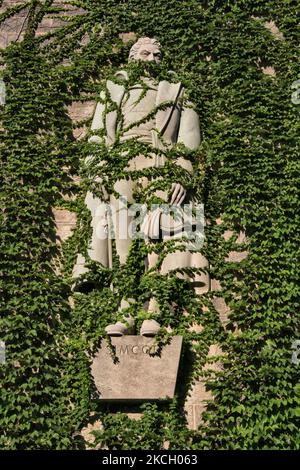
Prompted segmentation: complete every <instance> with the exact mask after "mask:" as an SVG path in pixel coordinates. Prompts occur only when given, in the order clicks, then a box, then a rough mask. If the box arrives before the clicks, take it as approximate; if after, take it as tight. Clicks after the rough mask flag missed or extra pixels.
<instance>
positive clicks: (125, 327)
mask: <svg viewBox="0 0 300 470" xmlns="http://www.w3.org/2000/svg"><path fill="white" fill-rule="evenodd" d="M125 321H126V323H122V322H120V321H117V323H114V324H112V325H107V326H106V327H105V331H106V333H107V334H108V335H109V336H124V335H130V334H132V333H133V329H134V320H133V318H131V317H128V318H126V319H125Z"/></svg>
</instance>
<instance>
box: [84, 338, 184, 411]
mask: <svg viewBox="0 0 300 470" xmlns="http://www.w3.org/2000/svg"><path fill="white" fill-rule="evenodd" d="M111 342H112V345H113V349H114V352H113V351H112V350H111V348H110V347H109V345H108V343H107V341H106V340H103V341H102V343H101V347H100V349H99V350H98V351H97V353H96V356H95V358H94V360H93V363H92V375H93V377H94V381H95V385H96V388H97V390H98V392H99V398H100V400H102V401H107V402H118V401H119V402H125V401H126V402H128V401H155V400H167V399H170V398H173V397H174V393H175V386H176V379H177V372H178V366H179V360H180V353H181V346H182V337H181V336H174V337H173V338H171V340H170V343H169V344H166V345H163V346H162V347H161V348H158V346H157V345H156V344H155V339H154V338H147V337H144V336H123V337H112V338H111Z"/></svg>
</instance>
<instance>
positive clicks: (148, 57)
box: [129, 38, 162, 64]
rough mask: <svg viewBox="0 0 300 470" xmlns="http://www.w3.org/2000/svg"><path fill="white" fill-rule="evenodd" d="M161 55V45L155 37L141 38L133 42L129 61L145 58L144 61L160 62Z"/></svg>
mask: <svg viewBox="0 0 300 470" xmlns="http://www.w3.org/2000/svg"><path fill="white" fill-rule="evenodd" d="M161 57H162V53H161V45H160V43H159V42H158V41H157V39H154V38H140V39H139V40H138V41H137V42H136V43H135V44H133V46H132V48H131V49H130V52H129V61H132V60H143V61H144V62H156V63H157V64H158V63H159V62H160V61H161Z"/></svg>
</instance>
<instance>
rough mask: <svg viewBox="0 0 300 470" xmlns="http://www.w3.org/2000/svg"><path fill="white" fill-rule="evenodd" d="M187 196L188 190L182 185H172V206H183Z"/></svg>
mask: <svg viewBox="0 0 300 470" xmlns="http://www.w3.org/2000/svg"><path fill="white" fill-rule="evenodd" d="M185 196H186V190H185V189H184V187H183V186H182V185H181V184H180V183H173V184H172V190H171V196H170V197H171V200H170V204H171V205H173V204H178V205H180V204H182V202H183V201H184V198H185Z"/></svg>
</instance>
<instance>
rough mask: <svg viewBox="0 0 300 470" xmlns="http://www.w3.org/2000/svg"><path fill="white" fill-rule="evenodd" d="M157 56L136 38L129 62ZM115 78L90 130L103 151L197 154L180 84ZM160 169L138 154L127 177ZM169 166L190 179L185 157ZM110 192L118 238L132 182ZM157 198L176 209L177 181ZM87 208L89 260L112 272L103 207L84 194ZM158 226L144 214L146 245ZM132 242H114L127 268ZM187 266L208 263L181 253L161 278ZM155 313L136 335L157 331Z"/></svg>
mask: <svg viewBox="0 0 300 470" xmlns="http://www.w3.org/2000/svg"><path fill="white" fill-rule="evenodd" d="M161 56H162V53H161V46H160V44H159V42H158V41H157V40H156V39H151V38H146V37H144V38H140V39H139V40H138V41H137V42H136V43H135V44H134V45H133V46H132V48H131V50H130V54H129V61H144V62H155V63H157V64H159V63H160V61H161ZM116 77H117V80H116V81H110V80H109V81H107V84H106V88H107V93H108V94H109V100H110V102H111V103H113V106H112V107H111V108H110V110H109V111H108V110H107V107H106V106H105V103H104V101H105V100H103V101H101V102H99V103H98V104H97V106H96V110H95V113H94V117H93V122H92V127H91V129H92V131H94V132H95V134H96V133H97V132H98V131H101V130H105V132H104V134H105V145H106V146H108V147H109V146H112V145H113V144H114V142H115V140H116V138H118V139H119V142H120V143H122V142H126V141H128V140H131V139H135V140H136V141H137V142H141V143H144V144H148V145H149V146H151V147H152V148H154V149H171V148H172V147H173V146H174V145H175V144H179V143H181V144H183V145H184V146H185V147H186V148H187V149H191V150H195V149H197V147H198V146H199V144H200V128H199V118H198V115H197V113H196V112H195V110H194V109H193V107H192V106H190V105H188V106H187V105H186V104H185V90H184V87H183V86H182V84H181V83H171V82H169V81H166V80H163V81H160V82H158V83H155V81H154V80H153V79H152V78H151V77H149V76H148V77H146V76H145V77H141V78H142V81H143V86H141V84H139V83H137V84H135V85H133V86H129V87H128V86H126V83H127V82H128V74H127V72H125V71H120V72H118V73H117V74H116ZM123 83H124V84H123ZM147 117H148V118H147ZM120 123H121V124H120ZM116 136H117V137H116ZM101 139H102V137H99V134H98V135H94V136H92V137H91V138H90V141H91V142H94V143H95V144H97V143H101V142H102V143H103V141H102V140H101ZM164 164H165V159H164V156H163V152H162V154H159V152H157V153H155V152H153V153H152V156H151V154H150V156H149V155H142V154H139V155H137V156H135V157H134V158H132V159H131V160H130V161H129V162H128V167H127V170H128V172H129V173H128V175H129V176H130V171H141V170H145V169H147V168H148V169H149V168H153V167H163V166H164ZM174 165H178V166H179V168H181V169H182V171H184V172H187V175H189V174H190V175H191V174H192V172H193V167H192V163H191V161H190V160H189V159H186V158H184V156H182V157H179V158H177V159H176V161H175V162H174ZM99 181H100V180H99ZM99 184H101V183H99ZM139 184H141V185H142V186H144V187H145V185H147V184H149V180H147V178H142V179H141V180H139ZM114 190H115V192H116V193H118V195H119V196H118V197H117V196H116V195H115V194H114V195H108V199H107V200H109V203H110V204H111V206H113V207H115V208H116V212H117V214H119V215H118V217H117V219H116V222H115V225H116V227H115V229H116V230H115V232H116V233H118V232H119V230H118V229H120V227H118V225H120V224H121V222H120V220H121V219H122V217H121V216H124V214H125V218H126V219H127V222H128V225H130V222H131V215H130V214H129V212H128V207H127V205H126V204H124V203H123V201H124V200H126V201H127V202H128V203H129V204H132V203H134V202H135V199H134V194H135V193H136V191H138V187H137V181H136V180H133V179H131V178H130V177H128V178H126V179H125V178H124V179H119V180H118V181H116V183H115V185H114ZM157 193H159V196H160V197H162V199H163V200H164V201H165V202H166V203H168V204H171V205H174V206H181V205H182V204H183V203H184V201H185V198H186V188H185V187H183V185H182V184H180V183H179V182H178V181H173V182H172V184H171V187H170V190H169V191H168V192H166V191H157ZM86 205H87V207H88V208H89V210H90V211H91V213H92V227H93V236H92V240H91V244H90V249H89V252H88V254H89V256H90V258H91V259H92V260H93V261H97V262H99V263H101V264H102V265H103V266H105V267H109V266H111V259H110V258H111V250H110V249H109V240H108V239H105V237H100V238H99V236H98V235H99V225H100V227H101V226H103V227H105V209H103V210H102V208H104V207H105V206H104V204H103V201H102V200H101V199H100V198H98V197H96V196H95V195H94V194H92V193H91V192H89V193H88V194H87V197H86ZM123 220H124V217H123ZM160 224H161V213H160V212H159V211H158V212H157V211H154V212H152V213H150V214H148V216H147V217H146V220H145V221H144V224H143V226H144V232H145V233H146V235H147V236H148V237H149V238H150V239H151V237H154V235H155V234H156V235H157V234H159V233H160V234H161V233H162V232H161V226H160ZM97 230H98V232H97ZM100 231H101V228H100ZM97 234H98V235H97ZM169 238H170V237H169ZM131 242H132V240H131V239H130V237H129V236H128V237H118V236H116V240H115V243H116V251H117V254H118V256H119V259H120V263H121V265H122V264H125V263H126V259H127V256H128V253H129V249H130V246H131ZM156 259H157V255H155V254H154V253H152V254H150V255H149V259H148V265H149V267H151V266H154V265H155V262H156ZM190 266H195V267H200V268H205V267H206V266H207V262H206V260H205V258H204V257H203V256H202V255H201V254H200V253H191V252H189V251H182V250H181V251H177V252H175V253H174V252H173V253H170V254H168V255H167V257H166V258H165V259H164V261H163V264H162V266H161V267H160V272H161V273H162V274H167V273H168V272H169V271H170V270H173V269H177V268H181V267H183V268H184V267H190ZM85 271H86V268H85V259H84V258H83V256H82V255H78V259H77V264H76V266H75V270H74V276H75V277H78V276H80V275H82V274H84V273H85ZM199 276H200V277H199V278H198V281H200V284H201V286H202V287H201V288H200V293H201V292H205V291H206V290H207V289H208V279H207V277H206V275H205V274H202V275H199ZM81 277H82V276H81ZM198 284H199V282H198ZM201 289H202V290H201ZM198 292H199V290H198ZM126 305H128V304H127V301H126V300H125V299H124V300H123V301H122V304H121V309H122V308H125V307H126ZM157 309H158V306H157V304H156V301H155V299H154V298H152V299H151V300H150V303H149V306H148V310H149V312H153V317H154V318H153V319H150V320H149V319H148V320H145V321H144V323H143V325H142V327H141V334H143V335H146V336H152V335H154V334H156V333H157V331H158V330H159V328H160V325H159V324H158V322H157V321H156V320H155V313H156V312H157ZM132 325H133V320H132V319H131V318H130V319H128V320H127V321H124V322H123V321H120V322H117V323H115V324H112V325H108V327H107V328H106V332H107V333H108V334H109V335H115V336H122V335H123V334H128V332H130V331H131V329H130V327H131V326H132Z"/></svg>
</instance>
